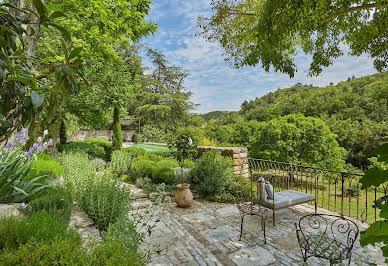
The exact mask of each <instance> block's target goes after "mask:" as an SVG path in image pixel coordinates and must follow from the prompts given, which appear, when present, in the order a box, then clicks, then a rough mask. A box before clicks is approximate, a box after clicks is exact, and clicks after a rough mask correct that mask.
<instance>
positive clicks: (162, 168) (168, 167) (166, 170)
mask: <svg viewBox="0 0 388 266" xmlns="http://www.w3.org/2000/svg"><path fill="white" fill-rule="evenodd" d="M178 166H179V163H178V162H177V161H176V160H174V159H170V160H161V161H159V162H157V163H156V164H155V166H154V168H153V169H152V182H153V183H156V184H159V183H165V184H174V183H176V182H175V181H176V180H175V174H174V171H173V170H172V169H173V168H175V167H178Z"/></svg>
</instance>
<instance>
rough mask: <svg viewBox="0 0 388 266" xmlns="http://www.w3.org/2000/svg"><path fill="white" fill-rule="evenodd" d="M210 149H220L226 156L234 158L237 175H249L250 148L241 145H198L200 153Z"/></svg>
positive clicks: (234, 168)
mask: <svg viewBox="0 0 388 266" xmlns="http://www.w3.org/2000/svg"><path fill="white" fill-rule="evenodd" d="M210 150H220V151H221V154H222V155H223V156H225V157H230V158H232V159H233V170H234V173H235V174H236V175H242V176H244V177H249V167H248V160H247V158H248V149H247V148H241V147H212V146H198V151H199V153H200V154H201V153H203V152H205V151H210Z"/></svg>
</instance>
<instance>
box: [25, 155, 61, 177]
mask: <svg viewBox="0 0 388 266" xmlns="http://www.w3.org/2000/svg"><path fill="white" fill-rule="evenodd" d="M63 173H64V169H63V167H62V165H61V164H60V163H59V162H58V161H57V160H56V159H54V157H52V156H51V155H49V154H45V153H40V154H38V156H37V159H36V160H35V161H34V162H33V164H32V167H31V170H30V171H29V172H28V176H27V180H31V179H34V178H36V177H39V176H46V177H45V179H47V178H48V179H51V180H52V179H55V178H58V177H60V176H62V175H63ZM42 181H43V180H41V181H40V182H42Z"/></svg>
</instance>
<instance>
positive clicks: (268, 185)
mask: <svg viewBox="0 0 388 266" xmlns="http://www.w3.org/2000/svg"><path fill="white" fill-rule="evenodd" d="M265 191H266V192H267V199H273V186H272V185H271V183H270V182H268V181H266V182H265Z"/></svg>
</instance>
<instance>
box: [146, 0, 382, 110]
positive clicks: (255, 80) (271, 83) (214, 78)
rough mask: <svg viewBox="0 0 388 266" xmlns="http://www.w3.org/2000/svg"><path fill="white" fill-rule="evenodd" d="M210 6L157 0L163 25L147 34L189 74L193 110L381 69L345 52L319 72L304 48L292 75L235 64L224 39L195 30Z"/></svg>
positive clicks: (200, 1) (232, 105)
mask: <svg viewBox="0 0 388 266" xmlns="http://www.w3.org/2000/svg"><path fill="white" fill-rule="evenodd" d="M210 11H211V6H210V0H154V5H153V7H152V11H151V14H150V17H151V19H152V20H154V21H155V22H156V23H157V24H158V27H159V31H158V32H156V33H155V34H154V35H153V36H150V37H148V38H146V39H145V40H144V43H145V44H147V45H149V46H150V47H152V48H153V49H157V50H158V51H160V52H162V53H163V54H164V55H165V56H166V59H167V60H168V61H169V62H170V63H171V64H173V65H175V66H178V67H181V68H183V69H184V70H186V71H187V72H188V73H189V74H190V76H189V77H188V78H186V81H185V87H186V88H187V89H188V90H190V91H191V92H192V93H193V96H192V101H193V102H194V103H196V104H199V107H198V108H197V109H196V110H194V112H198V113H206V112H210V111H218V110H220V111H237V110H239V109H240V107H241V104H242V102H243V101H244V100H252V99H255V98H256V97H260V96H263V95H265V94H267V93H268V92H271V91H275V90H277V89H278V88H287V87H290V86H292V85H294V84H296V83H299V82H300V83H303V84H313V85H315V86H326V85H328V84H329V83H330V82H333V83H334V84H335V83H337V82H339V81H343V80H346V79H347V78H348V77H352V76H355V77H362V76H366V75H370V74H373V73H376V71H375V69H374V68H373V60H372V59H371V58H370V57H368V56H367V55H362V56H360V57H353V56H349V55H345V56H343V57H340V58H338V59H336V60H335V62H334V64H333V65H332V66H330V67H328V68H326V69H324V70H323V72H322V73H321V74H320V75H319V76H318V77H309V76H308V68H309V64H310V62H311V57H310V56H306V55H305V54H300V55H298V56H297V57H296V65H297V67H298V72H297V73H296V74H295V77H294V78H292V79H290V78H289V76H288V75H286V74H283V73H279V72H275V71H273V70H271V71H270V72H265V70H264V69H263V68H262V67H261V66H260V65H257V66H256V67H244V68H242V69H234V68H231V66H230V64H229V63H227V62H225V61H224V56H223V55H222V49H221V47H220V46H219V45H217V44H214V43H209V42H207V41H206V40H205V39H203V38H201V37H197V36H195V34H196V33H198V32H199V28H198V27H197V17H198V16H199V15H209V14H210ZM345 54H346V53H345Z"/></svg>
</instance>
